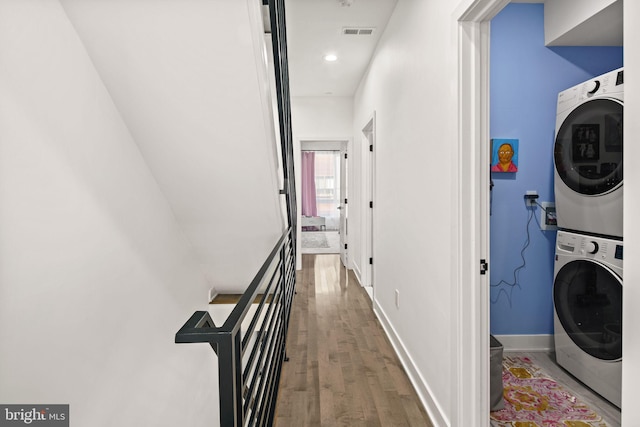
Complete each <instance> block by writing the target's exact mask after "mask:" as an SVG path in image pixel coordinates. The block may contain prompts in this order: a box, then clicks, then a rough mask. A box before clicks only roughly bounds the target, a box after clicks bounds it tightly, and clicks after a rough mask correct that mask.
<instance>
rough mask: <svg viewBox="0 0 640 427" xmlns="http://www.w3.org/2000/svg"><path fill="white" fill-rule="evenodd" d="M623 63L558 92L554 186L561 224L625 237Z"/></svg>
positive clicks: (564, 226)
mask: <svg viewBox="0 0 640 427" xmlns="http://www.w3.org/2000/svg"><path fill="white" fill-rule="evenodd" d="M623 102H624V73H623V69H622V68H620V69H618V70H614V71H611V72H609V73H607V74H603V75H602V76H599V77H596V78H593V79H591V80H589V81H587V82H584V83H581V84H579V85H577V86H574V87H572V88H570V89H567V90H565V91H562V92H560V93H559V94H558V105H557V117H556V140H555V146H554V164H555V168H554V189H555V202H556V215H557V220H558V227H559V228H561V229H566V230H575V231H584V232H588V233H594V234H601V235H605V236H614V237H622V181H623V180H622V124H623V120H622V119H623Z"/></svg>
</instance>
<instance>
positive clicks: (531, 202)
mask: <svg viewBox="0 0 640 427" xmlns="http://www.w3.org/2000/svg"><path fill="white" fill-rule="evenodd" d="M538 197H539V196H538V192H537V191H536V190H527V192H526V193H524V201H525V203H526V205H527V206H535V205H536V200H537V199H538Z"/></svg>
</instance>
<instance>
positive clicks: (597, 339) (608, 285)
mask: <svg viewBox="0 0 640 427" xmlns="http://www.w3.org/2000/svg"><path fill="white" fill-rule="evenodd" d="M553 303H554V305H555V309H556V314H557V316H558V319H559V320H560V323H561V324H562V327H563V328H564V330H565V332H566V333H567V335H568V336H569V337H570V338H571V340H572V341H573V342H574V343H575V344H576V345H577V346H578V347H580V348H581V349H582V350H583V351H585V352H586V353H588V354H590V355H591V356H593V357H596V358H598V359H601V360H618V359H621V358H622V280H621V278H620V277H619V276H618V275H617V274H616V273H615V272H614V271H612V270H611V269H610V268H608V267H607V266H605V265H603V264H600V263H598V262H595V261H591V260H589V259H585V260H576V261H571V262H569V263H567V264H565V265H564V266H563V267H562V268H561V269H560V270H559V271H558V273H557V274H556V278H555V281H554V284H553Z"/></svg>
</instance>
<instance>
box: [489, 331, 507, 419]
mask: <svg viewBox="0 0 640 427" xmlns="http://www.w3.org/2000/svg"><path fill="white" fill-rule="evenodd" d="M489 337H490V343H489V404H490V405H491V408H490V410H491V411H499V410H500V409H503V408H504V399H503V385H502V352H503V349H504V348H503V347H502V344H501V343H500V341H498V340H497V339H496V337H494V336H493V335H490V336H489Z"/></svg>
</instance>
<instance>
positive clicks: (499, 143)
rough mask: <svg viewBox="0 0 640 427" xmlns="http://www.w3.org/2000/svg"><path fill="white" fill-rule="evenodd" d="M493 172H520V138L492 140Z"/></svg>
mask: <svg viewBox="0 0 640 427" xmlns="http://www.w3.org/2000/svg"><path fill="white" fill-rule="evenodd" d="M491 172H511V173H513V172H518V140H517V139H492V140H491Z"/></svg>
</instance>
